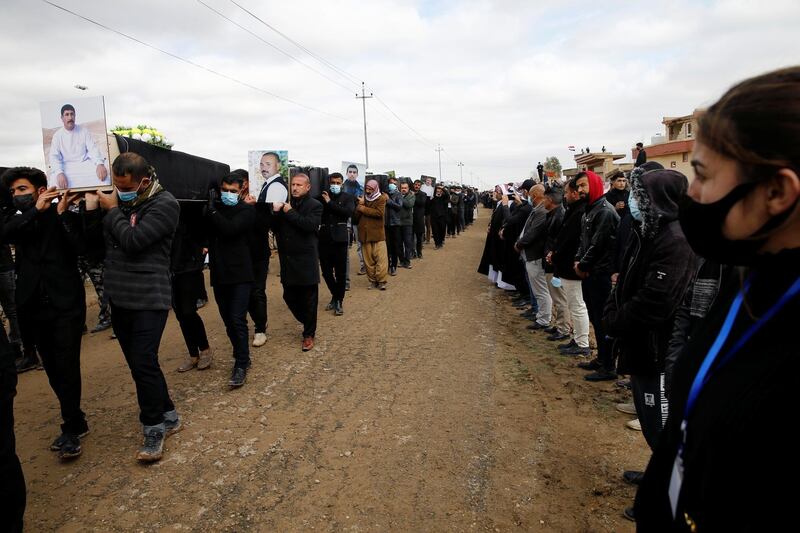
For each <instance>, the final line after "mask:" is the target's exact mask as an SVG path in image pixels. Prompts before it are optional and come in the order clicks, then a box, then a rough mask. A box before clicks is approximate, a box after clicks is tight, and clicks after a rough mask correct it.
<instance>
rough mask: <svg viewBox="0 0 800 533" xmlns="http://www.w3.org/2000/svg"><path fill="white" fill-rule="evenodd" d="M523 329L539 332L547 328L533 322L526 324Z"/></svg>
mask: <svg viewBox="0 0 800 533" xmlns="http://www.w3.org/2000/svg"><path fill="white" fill-rule="evenodd" d="M525 327H526V328H527V329H531V330H534V331H535V330H539V329H545V328H546V327H547V326H545V325H544V324H539V323H538V322H534V323H533V324H528V325H527V326H525Z"/></svg>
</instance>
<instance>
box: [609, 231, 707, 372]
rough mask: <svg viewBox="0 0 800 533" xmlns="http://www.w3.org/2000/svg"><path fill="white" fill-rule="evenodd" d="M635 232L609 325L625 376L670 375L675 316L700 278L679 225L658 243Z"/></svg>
mask: <svg viewBox="0 0 800 533" xmlns="http://www.w3.org/2000/svg"><path fill="white" fill-rule="evenodd" d="M638 228H639V227H638V225H637V226H635V229H634V232H633V233H632V235H631V240H630V242H629V244H628V246H627V249H626V252H625V256H624V259H623V265H625V266H624V268H623V269H622V270H621V271H620V273H619V278H618V279H617V285H616V287H615V288H614V292H612V294H611V296H610V297H609V299H608V302H607V303H606V307H605V310H604V312H603V324H604V325H605V328H606V333H607V334H608V335H610V336H611V337H614V338H615V343H614V349H615V351H616V353H617V355H618V363H617V365H618V371H619V373H620V374H632V375H636V376H657V375H658V374H660V373H662V372H664V361H665V359H666V356H667V351H668V346H669V340H670V337H671V335H672V326H673V322H674V320H675V313H676V312H677V310H678V307H679V306H680V304H681V302H682V301H683V296H684V294H685V293H686V289H687V287H688V286H689V282H690V281H691V279H692V276H693V275H694V270H695V266H694V265H695V255H694V252H692V249H691V247H689V243H687V242H686V237H684V236H683V231H681V227H680V223H679V222H678V221H677V220H673V221H672V222H670V223H668V224H665V225H664V227H662V228H661V229H660V231H659V232H658V233H657V234H656V235H655V237H654V238H652V239H643V238H642V237H641V235H640V232H639V229H638Z"/></svg>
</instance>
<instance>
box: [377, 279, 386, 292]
mask: <svg viewBox="0 0 800 533" xmlns="http://www.w3.org/2000/svg"><path fill="white" fill-rule="evenodd" d="M378 288H379V289H380V290H382V291H385V290H386V282H385V281H384V282H383V283H378Z"/></svg>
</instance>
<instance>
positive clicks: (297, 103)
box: [42, 0, 354, 123]
mask: <svg viewBox="0 0 800 533" xmlns="http://www.w3.org/2000/svg"><path fill="white" fill-rule="evenodd" d="M42 2H44V3H45V4H49V5H50V6H52V7H55V8H56V9H59V10H61V11H64V12H65V13H69V14H70V15H73V16H75V17H77V18H79V19H82V20H84V21H86V22H88V23H90V24H93V25H95V26H97V27H99V28H102V29H104V30H106V31H110V32H112V33H115V34H117V35H119V36H121V37H124V38H126V39H128V40H130V41H133V42H135V43H138V44H141V45H143V46H146V47H147V48H150V49H151V50H155V51H157V52H161V53H162V54H164V55H167V56H169V57H171V58H173V59H176V60H178V61H180V62H182V63H186V64H187V65H191V66H193V67H195V68H199V69H201V70H205V71H206V72H209V73H211V74H214V75H215V76H218V77H220V78H224V79H226V80H228V81H232V82H234V83H237V84H239V85H241V86H243V87H247V88H248V89H252V90H254V91H258V92H260V93H264V94H266V95H268V96H271V97H273V98H276V99H278V100H282V101H284V102H287V103H289V104H292V105H296V106H298V107H302V108H303V109H307V110H308V111H313V112H315V113H320V114H322V115H327V116H329V117H333V118H336V119H339V120H343V121H345V122H351V123H353V122H354V121H353V120H350V119H348V118H345V117H342V116H339V115H335V114H333V113H328V112H327V111H323V110H321V109H317V108H315V107H311V106H308V105H305V104H302V103H300V102H297V101H295V100H292V99H291V98H286V97H285V96H281V95H279V94H276V93H273V92H271V91H268V90H267V89H263V88H261V87H256V86H255V85H252V84H250V83H247V82H246V81H242V80H240V79H238V78H234V77H233V76H230V75H228V74H225V73H222V72H218V71H216V70H214V69H212V68H210V67H207V66H205V65H201V64H200V63H196V62H194V61H192V60H190V59H186V58H185V57H181V56H179V55H177V54H174V53H172V52H170V51H168V50H164V49H162V48H159V47H157V46H155V45H152V44H150V43H147V42H145V41H142V40H141V39H137V38H136V37H133V36H131V35H128V34H127V33H123V32H121V31H119V30H116V29H114V28H111V27H109V26H106V25H105V24H102V23H100V22H97V21H96V20H93V19H90V18H89V17H86V16H84V15H81V14H80V13H76V12H74V11H71V10H69V9H67V8H65V7H63V6H60V5H58V4H56V3H54V2H51V1H50V0H42Z"/></svg>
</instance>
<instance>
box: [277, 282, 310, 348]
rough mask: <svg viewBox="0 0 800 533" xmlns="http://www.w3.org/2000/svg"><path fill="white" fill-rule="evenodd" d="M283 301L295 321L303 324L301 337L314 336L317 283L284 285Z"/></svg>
mask: <svg viewBox="0 0 800 533" xmlns="http://www.w3.org/2000/svg"><path fill="white" fill-rule="evenodd" d="M283 301H284V302H286V305H287V306H288V307H289V311H291V312H292V314H293V315H294V317H295V318H296V319H297V321H298V322H300V323H301V324H303V337H314V336H316V333H317V304H318V303H319V285H284V286H283Z"/></svg>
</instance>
